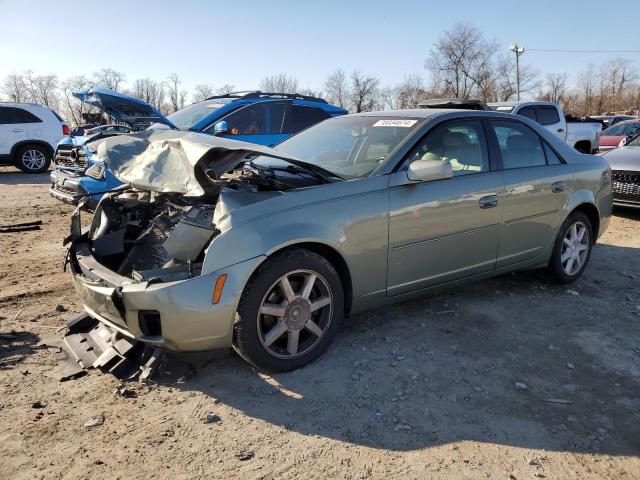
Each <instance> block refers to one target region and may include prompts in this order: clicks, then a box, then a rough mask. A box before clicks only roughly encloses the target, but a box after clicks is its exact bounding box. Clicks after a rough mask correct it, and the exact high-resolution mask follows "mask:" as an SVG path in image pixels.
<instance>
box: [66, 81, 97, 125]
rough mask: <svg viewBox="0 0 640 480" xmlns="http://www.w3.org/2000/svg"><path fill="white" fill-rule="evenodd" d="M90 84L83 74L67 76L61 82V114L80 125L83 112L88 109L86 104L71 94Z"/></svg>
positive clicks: (82, 121) (82, 119)
mask: <svg viewBox="0 0 640 480" xmlns="http://www.w3.org/2000/svg"><path fill="white" fill-rule="evenodd" d="M90 86H91V82H90V81H89V79H88V78H87V77H85V76H84V75H79V76H76V77H70V78H67V79H66V80H64V81H63V82H62V85H61V88H62V94H63V101H62V108H61V110H62V111H61V113H62V116H63V117H64V118H65V119H66V120H67V121H70V122H71V123H73V124H74V125H82V124H83V123H84V118H83V114H84V113H87V112H88V111H89V110H90V107H88V105H87V104H85V103H84V102H81V101H80V100H78V99H77V98H76V97H74V96H73V94H74V93H75V92H79V91H81V90H84V89H86V88H89V87H90Z"/></svg>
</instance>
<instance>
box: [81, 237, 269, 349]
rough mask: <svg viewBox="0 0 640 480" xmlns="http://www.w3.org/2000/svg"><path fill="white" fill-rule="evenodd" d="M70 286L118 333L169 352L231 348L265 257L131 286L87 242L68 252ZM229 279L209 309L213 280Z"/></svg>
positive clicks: (88, 308)
mask: <svg viewBox="0 0 640 480" xmlns="http://www.w3.org/2000/svg"><path fill="white" fill-rule="evenodd" d="M70 254H71V269H72V274H73V285H74V288H75V290H76V292H77V294H78V296H79V297H80V300H81V302H82V304H83V306H84V309H85V311H86V312H87V314H88V315H89V316H91V317H92V318H94V319H96V320H98V321H99V322H102V323H104V324H105V325H108V326H109V327H111V328H113V329H114V330H116V331H117V332H119V333H120V334H122V335H124V336H127V337H129V338H133V339H136V340H139V341H141V342H144V343H147V344H150V345H153V346H155V347H158V348H162V349H166V350H173V351H183V352H188V351H202V350H212V349H216V348H224V347H229V346H230V345H231V342H232V337H233V324H234V321H235V313H236V310H237V307H238V302H239V301H240V296H241V294H242V291H243V289H244V286H245V284H246V282H247V280H248V279H249V277H250V275H251V274H252V273H253V271H254V270H255V268H257V266H258V265H259V264H260V263H261V262H262V260H263V257H256V258H253V259H250V260H246V261H244V262H241V263H237V264H235V265H231V266H229V267H227V268H224V269H221V270H219V271H217V272H212V273H209V274H206V275H202V276H197V277H193V278H190V279H187V280H180V281H176V282H167V283H154V284H150V283H149V282H135V281H134V280H132V279H130V278H127V277H122V276H120V275H118V274H116V273H114V272H112V271H110V270H108V269H107V268H106V267H104V266H102V265H101V264H99V263H98V262H97V261H96V260H95V259H94V258H93V257H92V256H91V251H90V249H89V245H88V243H77V244H75V245H74V246H72V248H71V252H70ZM223 274H226V275H227V279H226V282H225V285H224V289H223V292H222V295H221V297H220V300H219V302H218V303H217V304H215V305H214V304H213V302H212V296H213V289H214V285H215V282H216V279H217V278H218V277H219V276H220V275H223Z"/></svg>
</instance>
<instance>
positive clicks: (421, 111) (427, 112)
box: [338, 108, 520, 119]
mask: <svg viewBox="0 0 640 480" xmlns="http://www.w3.org/2000/svg"><path fill="white" fill-rule="evenodd" d="M444 114H452V115H455V116H458V117H462V116H491V117H497V118H505V117H507V116H509V117H513V118H518V119H520V117H519V116H517V115H511V114H509V113H499V112H493V111H489V110H466V109H461V108H415V109H403V110H379V111H375V112H360V113H351V114H349V115H344V117H358V116H361V117H396V118H397V117H401V118H425V119H426V118H431V117H435V116H436V115H444ZM338 118H342V117H338Z"/></svg>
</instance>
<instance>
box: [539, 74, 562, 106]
mask: <svg viewBox="0 0 640 480" xmlns="http://www.w3.org/2000/svg"><path fill="white" fill-rule="evenodd" d="M567 78H568V75H567V74H566V73H549V74H548V75H547V79H546V83H545V86H544V89H543V90H541V91H540V94H539V96H540V98H541V99H542V100H545V101H547V102H557V103H560V102H562V101H563V99H564V96H565V93H566V92H567Z"/></svg>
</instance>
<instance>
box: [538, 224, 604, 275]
mask: <svg viewBox="0 0 640 480" xmlns="http://www.w3.org/2000/svg"><path fill="white" fill-rule="evenodd" d="M574 226H575V227H576V231H575V232H574V231H572V229H573V228H574ZM581 232H584V233H581ZM580 235H582V237H580ZM573 237H576V238H575V241H572V238H573ZM578 238H580V240H578ZM565 239H566V241H565ZM593 242H594V238H593V227H592V225H591V222H590V221H589V218H588V217H587V216H586V215H585V214H584V213H582V212H573V213H572V214H571V215H569V217H567V219H566V220H565V221H564V223H563V224H562V227H561V228H560V230H559V232H558V237H557V238H556V242H555V244H554V247H553V253H552V254H551V260H550V261H549V270H550V271H551V273H552V274H553V276H554V277H555V279H556V281H557V282H558V283H562V284H567V283H572V282H575V281H576V280H577V279H578V278H580V275H582V273H583V272H584V269H585V268H586V266H587V264H588V263H589V259H590V258H591V249H592V247H593ZM572 249H573V250H572ZM567 255H568V257H566V256H567ZM563 258H565V260H564V261H563ZM572 258H573V261H572V260H571V259H572Z"/></svg>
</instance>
